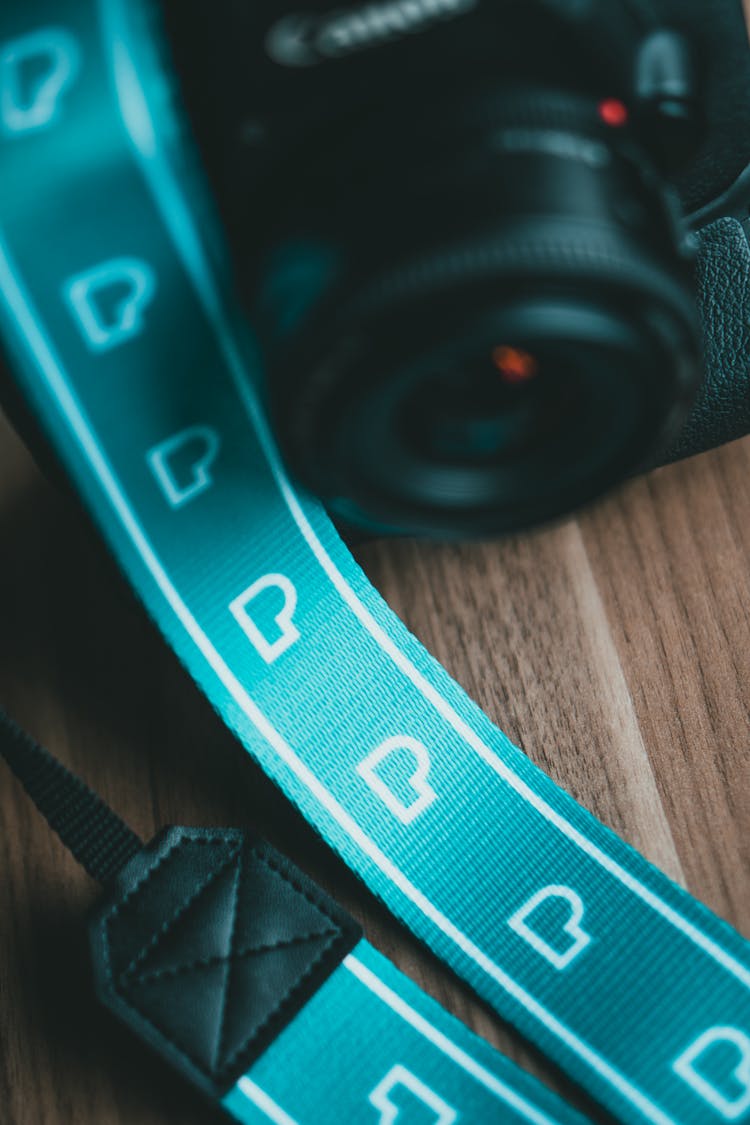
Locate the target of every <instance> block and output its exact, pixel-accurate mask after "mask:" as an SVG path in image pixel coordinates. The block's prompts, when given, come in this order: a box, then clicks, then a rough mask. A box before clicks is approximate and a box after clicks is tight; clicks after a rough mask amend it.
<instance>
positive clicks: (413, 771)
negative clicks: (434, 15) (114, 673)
mask: <svg viewBox="0 0 750 1125" xmlns="http://www.w3.org/2000/svg"><path fill="white" fill-rule="evenodd" d="M207 18H208V16H207ZM152 20H153V13H152V12H151V9H150V8H149V6H148V5H145V4H143V3H141V2H140V0H98V2H97V0H57V2H55V3H52V2H51V0H17V2H12V0H6V3H5V4H4V6H3V9H2V12H0V153H1V156H0V160H1V161H2V176H1V179H0V323H1V324H2V328H3V333H4V337H5V340H6V342H7V345H8V349H9V354H10V356H11V359H12V363H13V366H14V369H15V375H16V379H17V383H18V386H19V388H20V389H21V391H22V393H23V396H24V398H25V399H26V401H27V403H28V404H29V406H30V407H31V409H32V411H33V412H34V414H35V416H36V418H37V419H38V421H39V423H40V424H41V426H42V427H43V429H44V431H45V433H46V435H47V437H48V438H49V440H50V442H51V443H52V445H53V447H54V449H55V450H56V452H57V454H58V456H59V458H60V460H61V461H62V462H63V464H64V465H65V467H66V469H67V471H68V473H69V474H70V476H71V477H72V479H73V480H74V482H75V484H76V487H77V489H78V491H79V493H80V494H81V496H82V497H83V498H84V500H85V502H86V504H87V506H88V508H89V510H90V511H91V512H92V514H93V515H94V517H95V519H96V521H97V523H98V525H99V527H100V528H101V530H102V533H103V534H104V536H105V537H106V539H107V541H108V543H109V544H110V546H111V548H112V550H113V551H114V553H115V554H116V556H117V558H118V560H119V561H120V563H121V565H122V567H123V569H124V570H125V572H126V573H127V575H128V576H129V578H130V581H131V582H132V584H133V586H134V587H135V589H136V590H137V591H138V593H139V596H140V597H141V599H142V601H143V602H144V604H145V605H146V607H147V608H148V610H149V612H150V613H151V615H152V616H153V618H154V619H155V621H156V622H157V623H158V625H159V627H160V629H161V630H162V632H163V633H164V635H165V636H166V638H167V639H168V640H169V642H170V644H171V645H172V647H173V648H174V650H175V652H176V653H177V655H178V656H179V658H180V660H181V661H182V662H183V663H184V664H185V666H186V667H187V668H188V669H189V670H190V672H191V674H192V675H193V677H194V678H195V680H196V682H197V683H198V684H200V686H201V687H202V689H203V690H204V692H205V693H206V694H207V695H208V697H209V698H210V699H211V701H212V703H213V705H214V707H215V708H216V709H217V711H218V712H219V713H220V714H221V716H222V718H223V719H224V721H225V722H226V723H227V725H228V726H229V727H230V728H231V729H232V730H233V731H234V732H235V734H236V735H237V737H238V738H239V739H240V740H241V742H242V743H243V744H244V746H245V747H246V748H247V750H248V752H249V753H250V754H252V756H253V757H254V758H255V759H256V760H257V761H258V762H259V763H260V764H261V766H262V767H263V769H264V770H265V772H266V773H267V774H268V775H269V776H270V777H271V778H273V779H274V781H275V782H276V783H277V784H278V785H279V786H280V788H281V789H282V790H283V791H284V792H285V793H286V795H287V796H288V797H289V799H290V800H291V801H293V803H294V804H295V805H296V806H297V807H298V808H299V809H300V810H301V811H302V813H303V814H304V815H305V817H306V818H307V819H308V820H309V821H310V823H311V824H313V825H314V826H315V828H316V829H317V830H318V831H319V832H320V833H321V835H322V836H323V837H324V838H325V839H326V840H327V841H328V843H329V844H330V845H331V847H333V848H334V849H335V850H336V851H337V852H338V853H339V854H340V855H341V856H342V857H343V858H344V860H345V861H346V862H347V863H348V865H349V866H350V867H351V868H352V869H353V870H354V871H355V872H357V873H358V874H359V875H360V877H361V878H362V879H363V880H364V881H365V882H366V884H367V885H368V887H369V888H370V889H371V890H372V891H373V892H374V893H375V894H376V895H377V896H378V897H379V898H381V899H382V900H383V901H384V902H385V903H386V904H387V905H388V906H389V908H390V909H391V910H392V911H393V913H394V914H395V915H396V916H397V917H399V918H400V919H401V920H402V921H403V922H405V923H406V924H407V925H408V926H409V927H410V929H411V930H412V931H413V932H414V934H416V935H417V936H418V937H419V938H420V939H421V940H422V941H423V942H425V943H426V944H427V945H428V946H429V947H430V948H431V949H432V950H434V952H435V953H436V954H437V955H438V956H439V957H441V958H442V960H443V961H444V962H445V963H446V964H447V965H449V966H450V967H451V968H452V969H453V970H454V971H455V972H456V973H458V974H459V975H460V976H461V977H463V978H464V979H465V980H466V981H468V982H469V983H470V985H471V986H472V987H473V988H474V989H475V990H476V992H477V993H478V994H479V995H480V996H481V997H483V998H484V1000H486V1001H487V1002H488V1003H489V1004H491V1005H492V1006H493V1007H494V1008H495V1009H496V1011H497V1012H498V1013H499V1014H500V1015H501V1016H502V1017H503V1018H504V1019H506V1020H509V1021H510V1022H512V1023H513V1024H514V1025H515V1026H516V1027H517V1028H518V1029H519V1031H520V1032H521V1033H522V1034H523V1035H524V1036H526V1037H527V1038H528V1039H530V1040H531V1041H532V1042H533V1043H535V1044H536V1045H537V1046H538V1047H539V1049H540V1050H542V1051H543V1052H544V1053H545V1054H547V1055H548V1056H549V1057H550V1058H551V1059H553V1060H554V1061H555V1062H556V1063H557V1064H558V1065H559V1066H561V1067H562V1068H563V1069H564V1070H565V1071H567V1072H568V1073H569V1074H570V1075H571V1076H572V1077H573V1078H574V1079H575V1080H576V1081H578V1082H579V1083H581V1085H583V1086H584V1087H585V1088H586V1089H587V1090H588V1091H589V1092H590V1093H591V1094H592V1095H593V1096H594V1097H595V1098H596V1099H598V1100H599V1101H600V1102H601V1103H602V1104H603V1105H605V1106H606V1107H608V1108H609V1110H610V1111H611V1112H612V1113H613V1114H614V1115H615V1116H616V1117H618V1118H619V1119H620V1120H621V1121H623V1122H627V1123H629V1125H631V1123H632V1125H636V1123H637V1125H642V1123H644V1122H650V1123H653V1125H712V1123H718V1122H726V1121H731V1122H740V1123H747V1122H750V947H749V946H748V943H747V942H746V941H745V940H743V938H742V937H741V936H740V935H739V934H738V933H737V932H736V931H734V930H732V929H731V928H730V927H729V926H727V925H726V924H725V923H723V922H722V921H721V920H719V919H718V918H716V917H715V916H714V915H713V914H711V913H710V912H709V911H708V910H707V909H706V908H704V907H703V906H702V905H701V904H700V903H698V902H697V901H696V900H695V899H693V898H692V897H691V896H690V895H689V894H687V893H686V892H685V891H684V890H682V889H681V888H679V887H678V886H676V885H675V884H674V883H672V882H671V881H670V880H669V879H668V878H666V877H665V876H664V875H663V874H661V873H660V872H659V871H657V870H656V869H655V868H654V867H652V866H651V865H649V864H648V863H647V862H646V861H645V860H644V859H643V858H642V857H641V856H639V855H638V854H637V853H636V852H634V851H633V850H632V849H631V848H630V847H628V846H627V845H626V844H625V843H624V842H623V841H621V840H620V839H618V838H617V837H616V836H615V835H614V834H613V833H611V832H610V831H609V830H607V829H606V828H605V827H604V826H602V825H601V824H600V823H599V822H597V821H596V820H595V818H593V817H592V816H591V815H590V814H589V813H588V812H587V811H586V810H585V809H583V808H581V806H579V805H578V804H577V803H576V802H575V801H574V800H573V799H572V798H571V797H569V796H568V795H567V794H565V793H564V792H563V791H562V790H561V789H559V788H558V787H557V786H556V785H555V784H554V783H553V782H552V781H551V780H550V779H549V778H548V777H546V776H545V775H544V774H543V773H542V772H541V771H540V770H538V769H537V768H535V767H534V766H533V765H532V764H531V762H530V761H529V760H528V759H527V757H526V756H525V755H524V754H523V753H522V752H521V751H520V750H518V749H517V748H516V747H515V746H513V745H512V744H511V743H510V741H509V740H508V739H507V738H506V737H505V735H504V734H502V732H501V731H499V730H498V729H497V728H496V727H495V726H493V724H492V723H490V721H489V720H488V719H487V718H486V717H485V715H484V714H483V713H482V712H481V711H480V710H479V708H477V707H476V706H475V705H474V704H473V703H472V702H471V701H470V700H469V699H468V698H467V696H466V695H465V694H464V692H463V691H462V690H461V689H460V688H459V687H458V686H457V685H456V684H455V683H454V682H453V681H452V680H451V679H450V678H449V676H448V675H447V674H446V673H445V671H444V670H443V669H442V668H441V667H440V666H439V665H438V664H437V663H436V661H434V660H433V659H432V658H431V657H430V656H429V655H428V653H427V652H425V650H424V649H423V648H422V647H421V646H420V645H419V644H418V642H417V641H416V640H415V639H414V637H412V636H411V635H410V634H409V633H408V632H407V630H406V629H405V628H404V626H403V625H402V624H401V622H400V621H399V620H398V619H397V618H396V617H395V615H394V614H393V613H392V612H391V611H390V610H389V609H388V607H387V606H386V605H385V604H384V602H383V601H382V599H381V598H380V597H379V596H378V594H377V592H376V591H375V590H374V589H373V588H372V587H371V586H370V584H369V583H368V582H367V580H366V578H365V576H364V575H363V574H362V572H361V571H360V570H359V568H358V567H357V566H356V564H355V563H354V561H353V560H352V558H351V556H350V555H349V553H348V551H347V550H346V548H345V546H344V545H343V543H342V542H341V540H340V538H339V537H338V535H337V534H336V532H335V530H334V528H333V527H332V525H331V523H330V521H329V520H328V518H327V517H326V515H325V513H324V511H323V510H322V509H321V507H320V506H319V505H318V504H317V503H316V502H315V501H314V500H312V499H311V498H310V497H308V496H305V495H302V494H300V493H298V492H297V491H296V490H295V488H294V487H293V485H292V484H290V482H289V480H288V479H287V477H286V475H285V473H284V469H283V467H282V465H281V463H280V461H279V458H278V454H277V452H276V449H275V446H274V443H273V440H272V438H271V436H270V434H269V431H268V428H267V425H266V421H265V418H264V416H263V411H262V408H261V406H260V405H259V402H258V398H257V394H256V389H255V382H254V372H255V371H257V369H258V363H259V360H258V358H257V356H256V354H255V351H254V348H253V342H252V338H251V337H250V335H249V333H248V330H247V328H246V326H245V325H244V323H243V321H242V318H241V316H238V315H237V314H236V312H235V310H234V307H233V305H232V301H231V299H230V297H229V296H228V295H227V287H226V285H225V284H224V280H223V279H224V270H225V266H224V262H223V255H222V253H221V244H220V240H219V239H218V237H217V236H216V233H215V228H214V225H213V221H212V218H211V210H210V207H209V205H208V203H207V201H206V197H205V194H204V193H203V191H202V189H201V187H200V177H199V174H198V171H197V168H196V167H195V166H194V164H193V162H192V159H191V156H190V153H189V152H188V151H186V146H185V145H184V143H183V136H182V130H181V127H180V123H179V121H178V120H177V117H176V114H175V111H174V107H173V99H174V91H173V90H172V88H171V86H170V83H169V81H168V78H167V77H166V74H167V71H166V70H165V68H163V66H162V64H161V60H160V56H159V53H158V50H157V47H156V44H157V43H158V34H157V28H156V25H155V24H154V25H153V26H152ZM187 147H189V146H187ZM248 206H249V207H251V206H252V201H251V200H249V201H248ZM258 221H259V222H261V223H262V216H258ZM355 960H357V964H358V965H362V966H364V968H363V969H361V970H359V969H356V968H355V971H353V972H352V971H350V969H348V968H344V969H343V970H342V972H343V973H344V974H347V973H348V974H349V975H348V976H342V977H341V978H340V980H341V981H342V982H344V985H345V987H342V988H341V989H340V990H338V991H336V990H334V991H335V997H336V1007H337V1011H338V1017H337V1018H341V1019H345V1018H346V1012H345V1008H346V1003H347V1002H348V1000H347V997H348V996H350V995H353V994H354V993H360V992H362V990H364V993H363V995H364V994H365V993H366V992H367V984H366V983H364V981H365V980H367V979H369V978H368V977H367V972H370V971H374V970H373V965H374V964H375V962H376V960H377V959H375V955H374V954H371V953H368V954H367V956H363V957H361V958H360V957H359V955H358V954H357V955H356V957H355ZM378 963H379V962H378ZM378 971H379V970H378ZM358 973H359V975H358ZM391 984H392V982H390V983H388V987H389V988H390V987H391ZM332 988H333V986H332ZM398 993H399V989H394V995H395V994H398ZM332 995H333V993H332ZM367 1002H368V1003H370V1004H373V1005H375V1008H377V1003H379V1002H380V1000H379V999H378V996H377V994H376V993H371V995H370V996H369V997H367ZM410 1003H411V1001H410ZM414 1008H415V1010H418V1006H417V1005H414ZM383 1018H385V1015H384V1017H383ZM388 1018H389V1019H392V1018H394V1017H393V1016H392V1015H391V1016H388ZM410 1027H411V1030H410V1032H409V1034H412V1033H414V1034H416V1033H417V1032H416V1029H415V1028H414V1026H413V1025H410ZM433 1047H434V1044H433ZM275 1049H276V1048H275V1047H272V1048H271V1050H270V1051H269V1054H268V1059H271V1057H272V1054H273V1051H274V1050H275ZM295 1049H298V1050H300V1051H302V1052H303V1056H304V1050H305V1048H304V1045H303V1044H302V1043H301V1041H300V1043H299V1044H298V1045H297V1046H296V1047H295ZM307 1049H308V1050H312V1049H313V1045H309V1046H308V1048H307ZM431 1049H432V1048H431ZM259 1065H264V1064H259ZM280 1080H281V1079H280ZM239 1096H240V1095H239V1094H238V1095H237V1097H239ZM482 1096H485V1095H484V1094H483V1095H482ZM342 1097H343V1095H342ZM280 1104H281V1103H280ZM436 1105H437V1103H436ZM266 1108H267V1107H266ZM256 1111H257V1112H256ZM249 1112H250V1111H248V1113H249ZM253 1112H255V1113H256V1117H257V1119H258V1120H263V1117H262V1114H263V1112H265V1110H264V1108H263V1107H262V1106H261V1107H258V1106H256V1108H255V1109H254V1110H253ZM273 1112H276V1111H273ZM273 1112H267V1113H266V1117H267V1118H268V1117H270V1119H271V1120H277V1121H287V1120H291V1119H294V1115H293V1114H292V1111H291V1109H290V1110H285V1111H284V1112H286V1113H287V1115H289V1114H292V1116H291V1117H289V1116H287V1117H285V1116H283V1114H282V1115H281V1116H277V1117H274V1116H273ZM297 1112H298V1117H299V1120H300V1121H313V1120H322V1118H319V1117H316V1116H315V1114H314V1113H312V1111H311V1110H310V1108H309V1107H305V1106H301V1107H300V1109H299V1110H298V1111H297ZM382 1113H383V1116H381V1121H385V1122H388V1121H396V1120H398V1121H399V1125H400V1120H401V1119H403V1120H404V1121H408V1120H409V1118H408V1117H407V1115H406V1113H404V1114H402V1115H401V1117H400V1118H399V1111H398V1109H395V1110H393V1111H391V1110H389V1109H387V1108H385V1109H383V1111H382ZM441 1113H443V1111H442V1110H436V1111H435V1114H434V1119H435V1121H438V1122H443V1123H445V1122H449V1121H452V1120H454V1118H452V1117H450V1116H449V1115H448V1116H446V1113H448V1111H445V1113H443V1116H442V1117H441ZM332 1119H333V1118H332ZM336 1119H337V1120H347V1119H348V1118H347V1116H346V1110H345V1109H342V1110H341V1113H340V1115H339V1117H338V1118H336ZM456 1119H458V1118H456ZM492 1119H493V1118H492V1117H491V1116H490V1117H485V1118H483V1120H492ZM248 1120H255V1118H253V1117H252V1116H248ZM362 1120H367V1118H366V1117H362ZM375 1120H377V1118H375ZM498 1120H504V1118H502V1117H499V1118H498Z"/></svg>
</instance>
